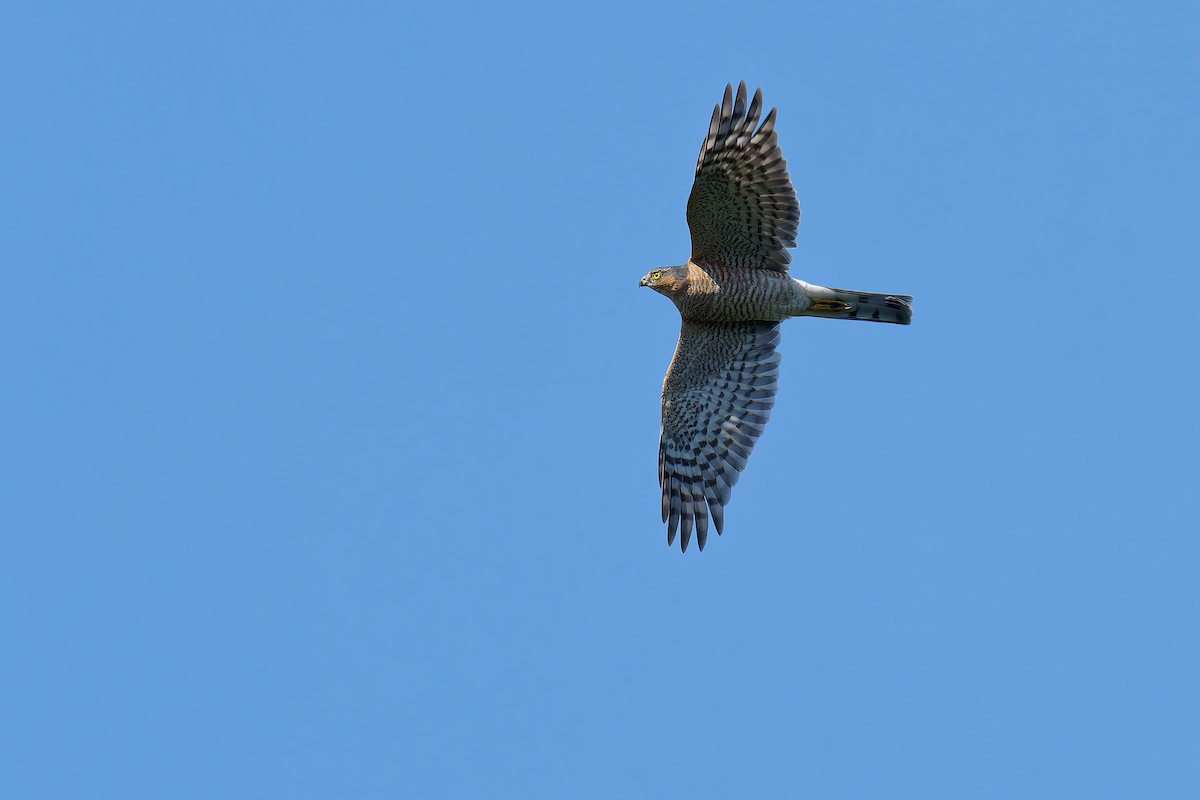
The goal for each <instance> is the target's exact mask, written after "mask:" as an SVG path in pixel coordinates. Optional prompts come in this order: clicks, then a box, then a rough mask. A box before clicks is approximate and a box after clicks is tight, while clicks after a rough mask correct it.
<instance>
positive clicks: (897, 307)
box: [797, 281, 912, 325]
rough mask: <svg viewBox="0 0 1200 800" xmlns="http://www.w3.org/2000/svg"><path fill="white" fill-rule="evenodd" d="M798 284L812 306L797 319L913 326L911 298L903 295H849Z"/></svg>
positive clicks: (839, 291) (839, 290) (845, 292)
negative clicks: (890, 323)
mask: <svg viewBox="0 0 1200 800" xmlns="http://www.w3.org/2000/svg"><path fill="white" fill-rule="evenodd" d="M797 282H798V283H800V284H801V286H802V288H803V289H804V294H805V295H807V296H808V298H809V300H810V301H811V302H812V305H810V306H808V307H807V308H806V309H804V310H803V311H801V312H800V313H799V314H798V315H797V316H804V317H830V318H832V319H861V320H866V321H868V322H892V323H895V324H896V325H907V324H908V323H910V322H912V298H911V297H909V296H908V295H906V294H876V293H874V292H851V291H849V290H847V289H831V288H829V287H827V286H817V285H816V284H812V283H805V282H804V281H797Z"/></svg>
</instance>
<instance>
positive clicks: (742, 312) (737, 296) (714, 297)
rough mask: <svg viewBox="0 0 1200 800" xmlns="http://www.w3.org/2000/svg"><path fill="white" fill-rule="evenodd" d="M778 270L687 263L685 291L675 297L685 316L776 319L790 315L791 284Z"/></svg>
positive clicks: (721, 319)
mask: <svg viewBox="0 0 1200 800" xmlns="http://www.w3.org/2000/svg"><path fill="white" fill-rule="evenodd" d="M794 283H795V281H793V280H792V279H791V278H790V277H788V276H787V275H786V274H784V273H781V272H775V271H772V270H766V269H735V268H730V267H724V266H721V265H708V264H706V265H703V266H699V265H696V264H694V263H689V264H688V281H687V290H686V291H685V292H684V293H682V294H681V295H680V296H679V297H678V298H677V299H676V300H675V305H676V306H678V307H679V313H680V315H682V316H683V318H684V319H692V320H699V321H705V322H748V321H752V320H762V321H767V322H778V321H779V320H782V319H784V318H785V317H787V316H789V309H790V308H791V307H792V304H793V300H794V298H793V294H794V291H795V289H794V287H793V286H792V284H794Z"/></svg>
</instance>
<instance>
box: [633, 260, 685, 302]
mask: <svg viewBox="0 0 1200 800" xmlns="http://www.w3.org/2000/svg"><path fill="white" fill-rule="evenodd" d="M638 286H649V287H650V288H651V289H653V290H654V291H656V292H658V293H659V294H664V295H666V296H668V297H670V296H671V295H673V294H677V293H679V292H681V291H683V290H684V289H686V288H687V267H656V268H654V269H652V270H650V271H649V272H647V273H646V274H645V275H643V276H642V280H641V281H640V282H639V283H638Z"/></svg>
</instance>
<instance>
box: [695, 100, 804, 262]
mask: <svg viewBox="0 0 1200 800" xmlns="http://www.w3.org/2000/svg"><path fill="white" fill-rule="evenodd" d="M732 94H733V90H732V87H730V86H726V87H725V98H724V99H723V100H722V101H721V105H720V106H718V107H717V108H714V109H713V116H712V122H710V123H709V125H708V136H707V137H706V138H705V139H704V145H703V146H702V147H701V148H700V158H699V159H698V160H697V162H696V180H695V182H694V183H693V184H692V193H691V195H690V196H689V197H688V205H687V220H688V228H689V229H691V232H692V260H693V261H696V262H701V261H718V262H721V263H723V264H728V265H729V266H732V267H757V268H761V269H773V270H776V271H778V272H787V266H788V262H789V261H791V255H790V254H789V253H788V251H787V248H789V247H795V246H796V228H797V227H798V226H799V225H800V204H799V203H798V202H797V201H796V190H795V189H793V188H792V180H791V178H789V177H788V172H787V162H786V161H784V160H783V153H781V152H780V150H779V144H778V136H777V135H776V133H775V109H774V108H772V109H771V113H769V114H767V118H766V120H764V121H763V124H762V126H761V127H759V128H758V130H757V131H755V130H754V127H755V126H756V125H758V115H759V113H760V112H761V111H762V89H759V90H757V91H755V92H754V99H753V100H751V101H750V109H749V111H747V110H746V84H745V83H739V84H738V90H737V99H736V100H733V99H732Z"/></svg>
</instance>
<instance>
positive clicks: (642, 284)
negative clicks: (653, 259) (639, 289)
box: [638, 278, 650, 286]
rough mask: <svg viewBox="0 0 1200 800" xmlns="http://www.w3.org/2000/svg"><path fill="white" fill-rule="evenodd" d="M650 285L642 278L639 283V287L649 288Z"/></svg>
mask: <svg viewBox="0 0 1200 800" xmlns="http://www.w3.org/2000/svg"><path fill="white" fill-rule="evenodd" d="M649 285H650V284H648V283H646V279H645V278H642V279H641V280H640V281H638V286H649Z"/></svg>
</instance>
